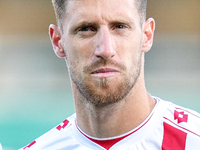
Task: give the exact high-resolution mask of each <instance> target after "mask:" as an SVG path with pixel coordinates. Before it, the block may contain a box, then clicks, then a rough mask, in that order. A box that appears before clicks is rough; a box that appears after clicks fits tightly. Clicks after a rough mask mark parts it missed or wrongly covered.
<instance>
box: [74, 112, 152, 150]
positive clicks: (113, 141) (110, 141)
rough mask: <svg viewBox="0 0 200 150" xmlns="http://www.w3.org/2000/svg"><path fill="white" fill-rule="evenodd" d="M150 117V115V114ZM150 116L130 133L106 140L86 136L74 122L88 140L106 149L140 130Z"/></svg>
mask: <svg viewBox="0 0 200 150" xmlns="http://www.w3.org/2000/svg"><path fill="white" fill-rule="evenodd" d="M151 117H152V115H151ZM151 117H149V119H148V120H147V121H146V122H144V123H143V124H142V125H141V126H140V127H139V128H137V129H136V130H134V131H132V132H131V133H129V134H127V135H124V136H122V137H119V138H115V139H108V140H97V139H93V138H91V137H89V136H87V135H86V134H84V133H83V131H81V129H79V127H78V125H77V124H76V126H77V129H78V130H79V131H80V133H81V134H83V135H84V136H85V137H86V138H88V139H89V140H91V141H93V142H94V143H96V144H98V145H100V146H102V147H103V148H105V149H106V150H109V149H110V148H111V147H112V146H113V145H115V144H116V143H118V142H119V141H121V140H123V139H125V138H126V137H128V136H130V135H132V134H133V133H135V132H137V131H138V130H140V129H141V128H142V127H143V126H144V125H146V124H147V122H148V121H149V120H150V119H151Z"/></svg>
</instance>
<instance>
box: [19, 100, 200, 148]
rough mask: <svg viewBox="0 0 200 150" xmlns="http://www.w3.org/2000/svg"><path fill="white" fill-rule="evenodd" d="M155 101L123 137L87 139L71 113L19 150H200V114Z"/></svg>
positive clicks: (161, 101)
mask: <svg viewBox="0 0 200 150" xmlns="http://www.w3.org/2000/svg"><path fill="white" fill-rule="evenodd" d="M155 99H156V101H157V103H156V106H155V107H154V109H153V111H152V112H151V114H150V115H149V116H148V118H147V119H146V120H145V121H144V122H143V123H141V124H140V125H139V126H138V127H137V128H135V129H133V130H132V131H130V132H128V133H126V134H124V135H121V136H117V137H113V138H103V139H99V138H94V137H90V136H89V135H87V134H86V133H84V132H83V131H82V130H81V129H80V128H79V127H78V126H77V124H76V114H74V115H72V116H71V117H69V118H67V119H66V120H65V121H63V123H61V124H60V125H58V126H57V127H55V128H53V129H52V130H50V131H49V132H47V133H46V134H44V135H42V136H41V137H39V138H38V139H36V140H35V141H33V142H32V143H30V144H29V145H28V146H26V147H24V148H22V149H21V150H200V114H198V113H197V112H195V111H192V110H189V109H186V108H183V107H180V106H177V105H175V104H172V103H171V102H166V101H163V100H161V99H159V98H155ZM122 124H123V122H122Z"/></svg>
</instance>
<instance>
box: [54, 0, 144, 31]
mask: <svg viewBox="0 0 200 150" xmlns="http://www.w3.org/2000/svg"><path fill="white" fill-rule="evenodd" d="M67 1H69V0H52V4H53V7H54V11H55V15H56V20H57V24H58V26H59V27H60V28H61V30H62V28H63V27H62V21H63V20H64V18H65V14H66V9H67V7H66V5H67ZM134 1H135V5H136V8H137V10H138V13H139V15H140V23H141V24H142V23H143V22H144V21H145V20H146V9H147V0H134Z"/></svg>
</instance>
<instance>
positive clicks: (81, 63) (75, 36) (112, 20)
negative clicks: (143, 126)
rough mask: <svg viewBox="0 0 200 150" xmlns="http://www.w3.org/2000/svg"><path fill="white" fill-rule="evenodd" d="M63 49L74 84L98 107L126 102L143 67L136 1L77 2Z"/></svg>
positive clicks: (69, 8) (69, 17)
mask: <svg viewBox="0 0 200 150" xmlns="http://www.w3.org/2000/svg"><path fill="white" fill-rule="evenodd" d="M61 40H62V45H63V48H64V51H65V54H66V62H67V65H68V68H69V73H70V76H71V79H72V81H73V82H74V84H75V85H76V87H77V89H78V90H79V92H80V93H81V95H82V96H83V97H84V98H85V99H86V100H87V101H89V102H90V103H92V104H94V105H96V106H104V105H108V104H112V103H115V102H118V101H120V100H121V99H123V98H125V97H126V95H127V94H128V93H129V92H130V90H131V89H132V88H133V87H134V84H135V83H136V81H137V78H138V76H139V75H140V68H141V57H142V52H141V45H142V40H143V31H142V27H141V25H140V18H139V15H138V12H137V9H136V8H135V5H134V1H133V0H123V1H122V0H73V1H69V2H68V4H67V15H66V18H65V20H64V22H63V34H62V39H61Z"/></svg>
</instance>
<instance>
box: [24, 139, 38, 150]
mask: <svg viewBox="0 0 200 150" xmlns="http://www.w3.org/2000/svg"><path fill="white" fill-rule="evenodd" d="M35 143H36V141H33V142H32V143H30V144H29V145H28V146H26V147H24V148H23V149H24V150H25V149H27V148H30V147H31V146H33V145H34V144H35Z"/></svg>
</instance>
